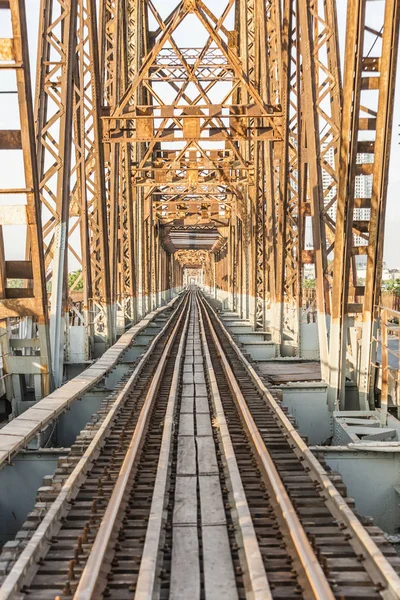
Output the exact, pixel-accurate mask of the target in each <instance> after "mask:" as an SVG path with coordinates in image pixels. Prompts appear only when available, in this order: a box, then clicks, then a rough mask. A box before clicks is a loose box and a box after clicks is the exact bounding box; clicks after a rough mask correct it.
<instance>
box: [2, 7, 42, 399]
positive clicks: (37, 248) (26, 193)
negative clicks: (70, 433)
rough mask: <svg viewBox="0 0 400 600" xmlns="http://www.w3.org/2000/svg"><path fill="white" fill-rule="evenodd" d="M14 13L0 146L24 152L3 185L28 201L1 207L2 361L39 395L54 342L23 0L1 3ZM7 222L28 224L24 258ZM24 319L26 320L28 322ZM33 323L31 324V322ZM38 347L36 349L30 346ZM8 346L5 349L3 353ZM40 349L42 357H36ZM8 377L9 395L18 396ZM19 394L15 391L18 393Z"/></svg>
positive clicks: (5, 47) (7, 42) (5, 59)
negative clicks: (15, 125) (10, 247)
mask: <svg viewBox="0 0 400 600" xmlns="http://www.w3.org/2000/svg"><path fill="white" fill-rule="evenodd" d="M8 10H9V11H10V13H11V32H12V37H11V38H4V39H3V40H2V44H1V50H0V60H1V61H2V67H3V68H6V69H9V70H10V71H12V72H14V73H15V80H16V92H17V93H16V95H15V96H14V97H15V98H16V100H18V114H19V125H20V127H19V129H17V130H6V131H0V149H1V150H7V151H10V152H9V155H10V156H11V155H12V153H14V152H15V151H19V152H20V153H22V159H23V179H24V184H23V186H22V187H21V185H20V182H19V181H17V179H14V178H15V174H14V173H13V174H12V179H11V180H12V181H15V184H14V183H13V184H12V186H11V187H10V188H8V189H5V188H0V194H1V195H3V194H5V195H6V197H7V199H8V198H9V199H10V200H9V201H11V202H12V200H13V199H14V198H15V197H18V196H20V197H21V195H22V197H23V198H25V199H26V205H21V204H11V205H5V204H2V205H1V207H0V209H1V210H0V320H1V322H2V327H1V328H2V341H1V345H2V350H3V356H2V362H3V372H4V373H5V374H9V375H11V376H12V380H13V383H14V385H15V387H18V388H19V379H20V376H23V375H25V374H26V375H33V377H34V380H35V397H36V398H37V399H39V398H40V397H42V396H43V395H46V394H48V393H49V391H50V386H51V383H50V374H51V368H50V344H49V328H48V312H47V293H46V285H45V265H44V258H43V257H44V253H43V237H42V230H41V216H40V198H39V181H38V165H37V156H36V148H35V132H34V117H33V108H32V88H31V79H30V62H29V49H28V34H27V23H26V11H25V2H24V0H5V1H3V2H2V3H0V18H3V16H4V14H5V11H8ZM7 225H26V231H27V235H26V250H25V255H26V260H24V261H9V260H5V253H4V239H3V227H6V226H7ZM14 278H18V279H22V281H23V284H22V285H23V287H17V288H10V287H9V286H8V281H7V280H9V279H14ZM9 317H13V318H18V319H19V321H20V327H19V332H20V334H22V329H25V330H26V335H23V336H22V337H23V339H21V340H18V341H19V342H20V344H19V345H18V344H15V346H16V348H17V349H18V353H20V352H21V350H20V348H22V356H15V355H14V348H13V346H12V345H11V344H10V343H9V340H8V337H9V336H10V333H11V331H10V328H9V321H8V319H9ZM24 321H25V323H24ZM27 321H29V323H27ZM33 348H34V352H32V349H33ZM4 350H6V353H4ZM38 350H39V356H38V355H37V353H38ZM10 383H11V382H10V379H9V378H7V385H6V391H7V396H8V398H9V399H10V400H11V397H12V396H13V395H14V396H18V395H19V394H18V391H17V390H15V389H14V390H13V386H12V385H10ZM15 392H17V393H15Z"/></svg>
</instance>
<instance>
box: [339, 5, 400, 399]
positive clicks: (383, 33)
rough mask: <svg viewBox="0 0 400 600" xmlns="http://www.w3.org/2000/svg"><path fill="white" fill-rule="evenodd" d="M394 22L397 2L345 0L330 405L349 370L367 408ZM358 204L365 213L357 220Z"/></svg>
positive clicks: (396, 32)
mask: <svg viewBox="0 0 400 600" xmlns="http://www.w3.org/2000/svg"><path fill="white" fill-rule="evenodd" d="M372 8H373V9H374V12H373V14H372V13H371V12H370V11H371V9H372ZM371 14H372V16H371ZM399 20H400V11H399V4H398V2H396V0H385V2H384V3H381V4H380V5H379V6H377V4H376V3H373V2H371V1H368V0H349V3H348V18H347V33H346V38H347V54H346V60H345V76H344V92H343V93H344V104H343V121H342V130H341V151H340V178H339V182H340V185H339V195H338V225H337V229H336V240H335V259H334V276H333V289H332V306H333V312H332V334H331V350H330V387H329V397H330V401H331V403H337V402H340V406H341V407H343V406H344V401H345V381H346V376H349V375H350V376H351V378H352V379H353V381H355V382H356V383H357V385H358V388H359V394H360V407H361V408H363V409H367V408H369V407H373V406H374V398H373V391H374V390H373V384H372V381H371V360H372V359H373V358H374V344H372V340H373V336H374V332H375V330H376V322H377V317H378V315H377V308H376V307H377V305H378V304H379V298H380V289H381V275H382V260H383V241H384V221H385V211H386V196H387V183H388V168H389V158H390V142H391V133H392V121H393V105H394V90H395V77H396V63H397V52H398V42H399ZM354 49H355V51H354ZM376 94H377V95H378V97H377V96H376ZM356 178H357V180H358V183H359V184H360V186H359V187H361V185H363V187H364V192H365V195H364V197H363V198H358V197H357V193H356ZM361 209H362V210H364V212H367V213H368V214H365V215H363V218H362V219H361V215H360V214H358V211H360V210H361ZM359 255H366V257H367V267H366V272H367V276H366V281H365V286H358V285H357V284H358V282H357V264H356V257H357V256H359ZM352 338H353V339H354V338H355V339H356V342H355V343H351V339H352ZM359 338H361V346H360V352H359V350H358V349H359V342H358V339H359Z"/></svg>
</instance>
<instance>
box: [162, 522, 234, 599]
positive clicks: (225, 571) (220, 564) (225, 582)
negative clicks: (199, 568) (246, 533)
mask: <svg viewBox="0 0 400 600" xmlns="http://www.w3.org/2000/svg"><path fill="white" fill-rule="evenodd" d="M202 540H203V569H204V585H205V597H206V598H207V600H221V598H223V599H224V600H237V598H238V593H237V589H236V583H235V574H234V570H233V564H232V557H231V552H230V547H229V540H228V534H227V530H226V526H225V525H219V526H214V527H202ZM173 597H174V598H175V596H173ZM187 598H189V596H187Z"/></svg>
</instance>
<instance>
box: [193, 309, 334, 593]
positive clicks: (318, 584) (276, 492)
mask: <svg viewBox="0 0 400 600" xmlns="http://www.w3.org/2000/svg"><path fill="white" fill-rule="evenodd" d="M203 306H204V304H203ZM204 314H205V316H206V320H207V323H208V326H209V328H210V333H211V337H212V339H213V342H214V344H215V347H216V349H217V353H218V355H219V359H220V361H221V363H222V367H223V370H224V373H225V375H226V377H227V380H228V383H229V386H230V388H231V390H232V393H233V396H234V400H235V403H236V405H237V408H238V409H239V413H240V416H241V419H242V422H243V424H244V427H245V430H246V431H247V433H248V436H249V439H250V442H251V444H252V445H253V447H254V450H255V452H256V458H257V461H258V464H259V467H260V470H261V473H262V474H263V477H264V483H265V484H266V486H267V489H269V490H270V491H271V494H270V498H271V503H272V504H273V505H274V508H275V509H276V511H277V516H278V518H279V520H280V521H281V522H282V524H283V525H284V526H286V527H287V534H288V535H286V538H288V537H289V538H290V539H289V540H288V541H289V542H291V543H292V545H293V546H292V548H293V551H294V552H293V554H292V558H293V559H294V565H295V568H296V569H297V571H298V577H299V581H300V582H301V585H302V586H304V587H305V593H306V594H307V597H308V598H313V599H315V600H334V599H335V595H334V593H333V592H332V589H331V586H330V584H329V583H328V580H327V578H326V576H325V573H324V572H323V570H322V567H321V565H320V564H319V562H318V559H317V557H316V555H315V553H314V551H313V549H312V547H311V544H310V542H309V540H308V538H307V534H306V532H305V531H304V528H303V526H302V524H301V522H300V520H299V517H298V516H297V513H296V511H295V509H294V506H293V504H292V502H291V500H290V498H289V495H288V493H287V491H286V488H285V486H284V484H283V482H282V480H281V478H280V476H279V473H278V471H277V470H276V467H275V465H274V462H273V460H272V458H271V456H270V454H269V452H268V450H267V448H266V446H265V443H264V441H263V439H262V437H261V434H260V432H259V431H258V428H257V425H256V424H255V422H254V419H253V417H252V415H251V413H250V410H249V408H248V406H247V403H246V400H245V398H244V396H243V394H242V391H241V389H240V387H239V384H238V382H237V380H236V377H235V375H234V373H233V371H232V368H231V366H230V364H229V361H228V359H227V357H226V355H225V352H224V349H223V348H222V346H221V343H220V341H219V339H218V336H217V334H216V332H215V329H214V327H213V324H212V322H211V319H210V316H209V314H208V312H207V310H204ZM288 547H290V544H288Z"/></svg>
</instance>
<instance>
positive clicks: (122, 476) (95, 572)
mask: <svg viewBox="0 0 400 600" xmlns="http://www.w3.org/2000/svg"><path fill="white" fill-rule="evenodd" d="M189 298H190V295H188V296H187V297H186V301H185V306H184V307H183V310H182V312H181V314H180V315H179V318H178V321H177V322H176V324H175V327H174V329H173V331H172V333H171V335H170V337H169V339H168V342H167V344H166V346H165V348H164V350H163V353H162V355H161V358H160V361H159V363H158V365H157V369H156V372H155V374H154V376H153V379H152V381H151V384H150V387H149V389H148V392H147V394H146V398H145V401H144V404H143V407H142V410H141V411H140V415H139V420H138V422H137V425H136V428H135V431H134V433H133V436H132V439H131V443H130V445H129V448H128V451H127V453H126V456H125V459H124V462H123V463H122V466H121V469H120V472H119V475H118V479H117V482H116V484H115V486H114V489H113V492H112V495H111V498H110V501H109V503H108V505H107V508H106V511H105V513H104V516H103V519H102V522H101V525H100V528H99V530H98V532H97V535H96V538H95V541H94V543H93V545H92V547H91V549H90V554H89V558H88V560H87V562H86V565H85V568H84V570H83V572H82V575H81V578H80V580H79V583H78V587H77V588H76V591H75V594H74V600H92V599H93V600H96V599H97V598H98V597H99V596H98V586H99V585H101V584H99V581H100V577H101V573H102V567H103V565H104V560H105V556H106V553H107V549H108V548H109V544H110V541H111V538H112V535H113V533H114V532H115V530H116V523H117V521H118V516H119V514H120V510H121V507H122V505H123V501H124V499H126V495H127V488H128V485H129V482H130V480H131V474H132V470H133V467H134V464H135V462H136V459H137V457H138V455H139V451H140V449H141V446H142V443H143V440H144V437H145V432H146V429H147V425H148V421H149V417H150V415H151V409H152V407H153V404H154V401H155V398H156V395H157V392H158V389H159V386H160V382H161V378H162V376H163V374H164V370H165V366H166V363H167V360H168V357H169V353H170V351H171V348H172V345H173V343H174V341H175V338H176V336H177V333H178V330H179V328H180V325H181V321H182V319H183V315H184V313H185V311H186V308H187V304H188V302H189Z"/></svg>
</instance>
